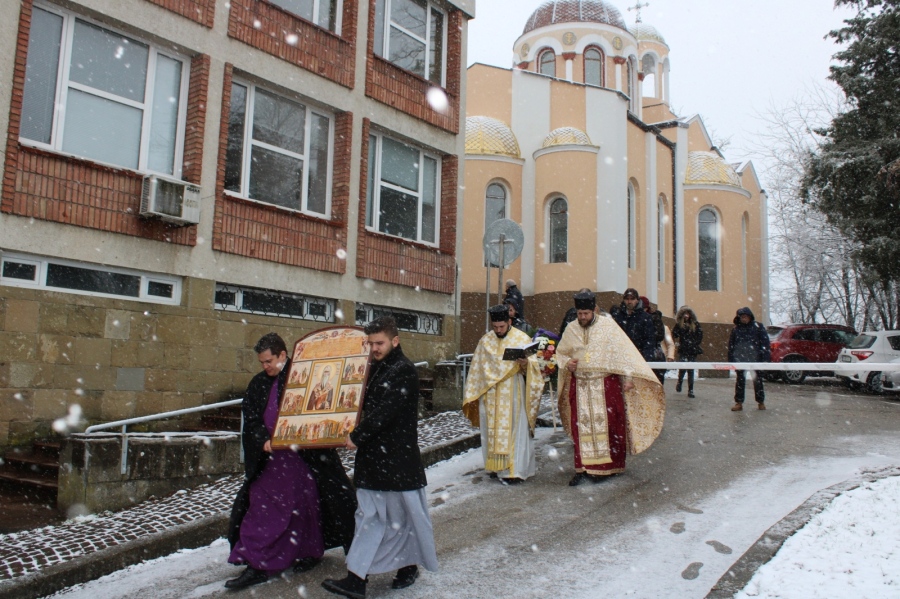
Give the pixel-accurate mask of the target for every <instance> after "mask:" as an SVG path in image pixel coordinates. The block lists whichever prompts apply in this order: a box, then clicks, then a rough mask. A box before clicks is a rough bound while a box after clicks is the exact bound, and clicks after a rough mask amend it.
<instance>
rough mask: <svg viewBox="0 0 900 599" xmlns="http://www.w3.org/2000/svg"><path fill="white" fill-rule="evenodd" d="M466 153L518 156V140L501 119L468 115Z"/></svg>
mask: <svg viewBox="0 0 900 599" xmlns="http://www.w3.org/2000/svg"><path fill="white" fill-rule="evenodd" d="M466 154H476V155H482V156H509V157H511V158H519V157H520V156H519V154H520V152H519V142H518V141H517V140H516V136H515V134H514V133H513V132H512V129H510V128H509V126H507V124H506V123H504V122H503V121H500V120H497V119H494V118H491V117H489V116H470V117H466Z"/></svg>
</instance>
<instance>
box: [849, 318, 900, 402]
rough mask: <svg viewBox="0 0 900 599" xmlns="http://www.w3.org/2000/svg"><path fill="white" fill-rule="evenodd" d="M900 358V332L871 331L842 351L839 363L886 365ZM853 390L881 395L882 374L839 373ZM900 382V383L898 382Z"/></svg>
mask: <svg viewBox="0 0 900 599" xmlns="http://www.w3.org/2000/svg"><path fill="white" fill-rule="evenodd" d="M898 358H900V331H869V332H866V333H862V334H861V335H859V336H858V337H856V338H855V339H854V340H853V341H851V342H850V345H848V346H847V347H845V348H844V349H842V350H841V353H839V354H838V357H837V360H836V361H837V362H843V363H845V364H846V363H856V362H859V363H861V364H860V365H861V366H865V362H869V363H884V362H891V361H893V360H896V359H898ZM837 374H838V378H840V379H841V380H843V381H844V382H845V383H847V385H848V386H849V387H850V388H851V389H859V388H860V387H863V386H864V387H865V388H866V391H868V392H869V393H881V390H882V378H881V372H879V371H872V370H863V369H860V370H858V371H856V372H852V373H851V372H842V373H837ZM898 382H900V381H898Z"/></svg>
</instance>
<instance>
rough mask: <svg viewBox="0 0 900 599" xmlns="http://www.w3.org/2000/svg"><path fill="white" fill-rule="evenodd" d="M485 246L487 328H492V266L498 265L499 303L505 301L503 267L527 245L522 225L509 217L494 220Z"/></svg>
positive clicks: (485, 236)
mask: <svg viewBox="0 0 900 599" xmlns="http://www.w3.org/2000/svg"><path fill="white" fill-rule="evenodd" d="M481 243H482V247H483V248H484V264H485V267H486V268H485V270H486V273H485V284H484V303H485V310H484V311H485V316H484V317H485V330H490V328H491V324H490V320H489V319H488V314H487V311H488V310H489V309H490V307H491V266H496V267H497V270H498V272H497V303H498V304H500V303H502V302H503V269H504V268H506V267H507V266H509V265H510V264H512V263H513V262H514V261H515V260H516V258H518V257H519V255H520V254H521V253H522V247H523V246H524V245H525V237H524V235H523V234H522V227H521V226H519V224H518V223H517V222H515V221H511V220H509V219H508V218H501V219H498V220H495V221H494V222H492V223H491V224H490V225H489V226H488V228H487V231H485V232H484V238H483V239H482V241H481Z"/></svg>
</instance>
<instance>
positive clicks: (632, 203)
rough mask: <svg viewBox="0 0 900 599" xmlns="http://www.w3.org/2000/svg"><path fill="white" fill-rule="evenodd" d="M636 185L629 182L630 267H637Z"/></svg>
mask: <svg viewBox="0 0 900 599" xmlns="http://www.w3.org/2000/svg"><path fill="white" fill-rule="evenodd" d="M635 195H636V194H635V192H634V185H632V184H631V183H629V184H628V268H636V267H637V226H636V225H637V216H636V215H635V210H636V209H637V199H636V198H635Z"/></svg>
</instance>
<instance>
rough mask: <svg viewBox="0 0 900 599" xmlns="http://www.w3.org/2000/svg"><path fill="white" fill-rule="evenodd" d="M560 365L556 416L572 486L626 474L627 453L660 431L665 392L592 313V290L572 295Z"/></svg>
mask: <svg viewBox="0 0 900 599" xmlns="http://www.w3.org/2000/svg"><path fill="white" fill-rule="evenodd" d="M575 308H576V311H577V319H578V320H577V322H573V323H571V324H570V325H569V326H568V327H566V330H565V332H564V333H563V336H562V339H561V340H560V342H559V347H558V348H557V350H556V361H557V364H558V365H559V373H560V375H559V376H560V380H559V396H558V403H559V413H560V419H561V420H562V423H563V427H564V428H565V429H566V432H567V433H568V434H569V437H571V438H572V440H573V441H574V443H575V477H574V478H572V480H571V481H569V485H571V486H575V485H578V484H581V483H582V482H585V481H586V480H593V481H594V482H597V481H601V480H606V479H605V478H603V477H608V476H610V475H613V474H618V473H620V472H624V471H625V455H626V454H627V453H631V454H636V453H641V452H642V451H644V450H646V449H647V448H649V447H650V445H651V444H652V443H653V441H654V440H655V439H656V437H657V436H658V435H659V432H660V431H661V430H662V424H663V417H664V415H665V409H666V407H665V392H664V391H663V387H662V385H661V384H660V383H659V380H658V379H657V378H656V375H654V374H653V371H652V370H650V368H649V367H648V366H647V363H646V362H645V361H644V358H643V357H641V354H640V353H639V352H638V350H637V348H635V346H634V344H633V343H632V342H631V340H630V339H629V338H628V336H627V335H625V333H624V332H623V331H622V329H621V328H620V327H619V325H617V324H616V321H615V320H613V319H612V318H611V317H610V316H609V315H607V314H596V313H595V308H596V299H595V297H594V294H593V292H591V291H588V290H582V291H580V292H579V293H577V294H575Z"/></svg>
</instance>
